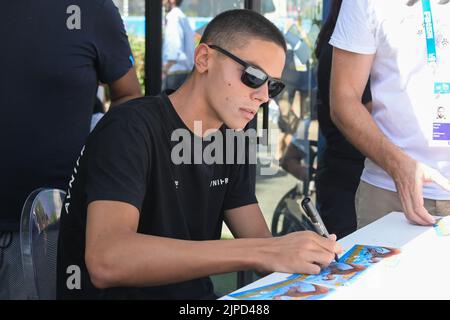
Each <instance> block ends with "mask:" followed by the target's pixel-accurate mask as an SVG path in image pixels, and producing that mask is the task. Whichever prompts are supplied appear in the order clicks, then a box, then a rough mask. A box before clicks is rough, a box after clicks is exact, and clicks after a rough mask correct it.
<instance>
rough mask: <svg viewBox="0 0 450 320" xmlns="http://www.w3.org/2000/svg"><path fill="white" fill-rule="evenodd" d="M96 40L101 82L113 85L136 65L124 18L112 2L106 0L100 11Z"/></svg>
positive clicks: (96, 27)
mask: <svg viewBox="0 0 450 320" xmlns="http://www.w3.org/2000/svg"><path fill="white" fill-rule="evenodd" d="M94 39H95V40H94V41H95V46H96V49H97V55H98V56H97V59H98V60H97V72H98V77H99V80H100V81H101V82H102V83H107V84H111V83H113V82H115V81H116V80H119V79H120V78H121V77H122V76H124V75H125V74H126V73H127V72H128V71H129V70H130V68H131V67H132V66H133V64H134V62H133V61H134V59H133V56H132V53H131V49H130V44H129V42H128V37H127V33H126V31H125V27H124V24H123V21H122V18H121V16H120V13H119V10H118V9H117V7H116V6H115V5H114V3H113V2H112V0H106V1H105V2H104V4H103V6H102V7H101V8H100V9H99V14H98V17H97V20H96V26H95V37H94Z"/></svg>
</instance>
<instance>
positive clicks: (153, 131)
mask: <svg viewBox="0 0 450 320" xmlns="http://www.w3.org/2000/svg"><path fill="white" fill-rule="evenodd" d="M285 50H286V44H285V42H284V39H283V36H282V34H281V33H280V32H279V30H278V29H277V28H276V27H275V26H274V25H273V24H272V23H271V22H269V21H268V20H267V19H266V18H264V17H263V16H261V15H260V14H258V13H256V12H253V11H249V10H232V11H227V12H224V13H222V14H220V15H218V16H217V17H216V18H215V19H214V20H213V21H212V22H211V23H210V24H209V25H208V26H207V28H206V30H205V32H204V35H203V38H202V39H201V42H200V45H199V46H198V47H197V49H196V51H195V60H194V62H195V70H194V71H193V73H192V74H191V76H190V77H189V78H188V80H187V81H186V82H185V83H184V84H183V85H182V86H181V87H180V89H179V90H177V91H175V92H166V93H163V94H161V95H159V96H156V97H146V98H142V99H136V100H133V101H130V102H129V103H127V104H125V105H124V106H121V107H118V108H116V109H115V110H112V111H110V112H109V113H108V114H106V115H105V117H103V119H102V120H101V121H100V122H99V124H98V125H97V127H96V128H95V129H94V131H93V133H92V135H91V136H90V137H89V139H88V141H87V143H86V146H85V148H84V149H83V150H82V152H81V157H80V159H79V161H78V162H77V164H78V165H77V167H76V168H75V170H74V175H73V178H72V180H71V183H70V189H69V190H68V195H67V197H66V200H65V202H64V206H63V211H62V213H61V221H60V222H61V225H60V234H59V242H58V268H57V269H58V271H57V297H58V298H59V299H212V298H216V296H215V294H214V288H213V285H212V282H211V280H210V279H209V277H208V276H209V275H212V274H218V273H225V272H233V271H238V270H248V269H255V270H257V271H258V272H260V273H266V272H271V271H284V272H299V273H319V272H320V267H321V266H327V265H328V264H329V263H330V262H331V261H332V260H333V257H334V254H335V252H337V251H340V246H339V244H337V243H336V242H335V237H332V238H331V239H326V238H323V237H320V236H319V235H317V234H315V233H311V232H304V233H294V234H291V235H288V236H285V237H282V238H271V234H270V231H269V229H268V227H267V225H266V223H265V220H264V218H263V215H262V213H261V210H260V209H259V206H258V205H257V200H256V197H255V194H254V186H252V185H251V179H250V178H249V176H250V170H249V165H248V163H247V164H236V162H229V161H228V160H227V161H226V163H223V162H222V161H220V160H218V159H220V157H219V156H218V155H219V154H220V153H221V152H220V150H221V148H222V147H224V149H223V150H224V151H225V153H226V155H228V152H230V150H233V149H232V148H229V145H228V141H227V140H224V141H225V145H221V144H220V143H219V144H218V142H220V140H221V139H220V137H223V136H224V134H225V131H227V133H228V132H230V131H229V130H232V129H234V130H238V131H239V132H238V133H237V134H239V133H240V134H243V132H242V131H241V130H242V129H243V128H244V127H245V126H246V125H247V123H248V122H249V121H250V120H251V119H252V118H253V117H254V115H255V114H256V112H257V110H258V108H259V106H260V105H261V104H263V103H265V102H267V101H268V100H269V96H270V97H274V96H276V95H277V94H278V93H279V92H280V91H281V90H282V89H283V85H282V83H281V81H280V80H278V79H277V77H280V75H281V72H282V69H283V65H284V59H285ZM269 75H270V77H269ZM199 125H200V126H199ZM199 127H200V128H199ZM232 132H233V131H232ZM180 137H182V138H180ZM180 144H182V145H184V147H183V148H179V146H180ZM212 144H214V145H216V150H215V154H216V156H217V158H216V160H217V161H215V162H213V163H209V161H207V158H206V157H205V156H204V155H205V153H207V151H208V150H211V148H212ZM217 145H219V147H217ZM192 146H194V148H193V149H194V152H191V149H192ZM211 154H212V153H211ZM202 155H203V157H202ZM198 156H200V161H198V159H196V158H198ZM180 158H182V160H183V161H180ZM231 158H233V157H231ZM192 159H194V160H195V162H194V163H192ZM227 159H228V157H227ZM223 221H225V222H226V223H227V225H228V226H229V228H230V230H231V231H232V233H233V235H234V236H235V237H236V238H240V239H236V240H220V236H221V228H222V223H223Z"/></svg>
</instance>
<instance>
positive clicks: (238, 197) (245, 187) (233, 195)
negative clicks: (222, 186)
mask: <svg viewBox="0 0 450 320" xmlns="http://www.w3.org/2000/svg"><path fill="white" fill-rule="evenodd" d="M235 166H236V167H235V170H234V173H233V175H232V178H231V181H230V186H229V187H228V190H227V194H226V198H225V202H224V210H231V209H236V208H240V207H243V206H247V205H250V204H254V203H257V202H258V201H257V200H256V195H255V187H254V181H252V179H251V170H252V168H253V169H255V167H254V166H253V165H248V164H242V165H235Z"/></svg>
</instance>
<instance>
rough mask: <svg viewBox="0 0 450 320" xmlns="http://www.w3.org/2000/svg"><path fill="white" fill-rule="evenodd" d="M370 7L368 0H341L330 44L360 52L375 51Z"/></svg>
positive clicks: (368, 52) (370, 52) (372, 52)
mask: <svg viewBox="0 0 450 320" xmlns="http://www.w3.org/2000/svg"><path fill="white" fill-rule="evenodd" d="M370 8H371V3H370V1H369V0H357V1H355V0H343V2H342V6H341V10H340V12H339V17H338V20H337V22H336V27H335V28H334V32H333V35H332V36H331V40H330V44H331V45H332V46H333V47H336V48H339V49H342V50H346V51H350V52H355V53H360V54H374V53H376V50H377V45H376V40H375V30H374V27H373V25H372V23H371V21H373V17H372V16H371V13H370V12H371V11H370Z"/></svg>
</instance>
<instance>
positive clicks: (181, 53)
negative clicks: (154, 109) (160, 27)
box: [163, 0, 195, 90]
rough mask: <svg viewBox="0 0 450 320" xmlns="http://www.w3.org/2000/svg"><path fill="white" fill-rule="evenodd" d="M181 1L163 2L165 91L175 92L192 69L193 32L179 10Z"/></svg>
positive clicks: (170, 0)
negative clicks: (164, 21) (165, 12)
mask: <svg viewBox="0 0 450 320" xmlns="http://www.w3.org/2000/svg"><path fill="white" fill-rule="evenodd" d="M182 2H183V1H182V0H164V1H163V4H164V7H165V9H166V11H167V12H168V13H167V16H166V24H165V30H164V44H163V78H164V79H165V81H164V83H165V85H164V86H165V89H172V90H177V89H178V88H179V87H180V86H181V85H182V84H183V83H184V81H186V79H187V77H188V75H189V73H190V72H191V71H192V68H193V67H194V49H195V39H194V31H193V30H192V28H191V26H190V25H189V21H188V19H187V17H186V15H185V14H184V13H183V11H182V10H181V8H180V6H181V3H182Z"/></svg>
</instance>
